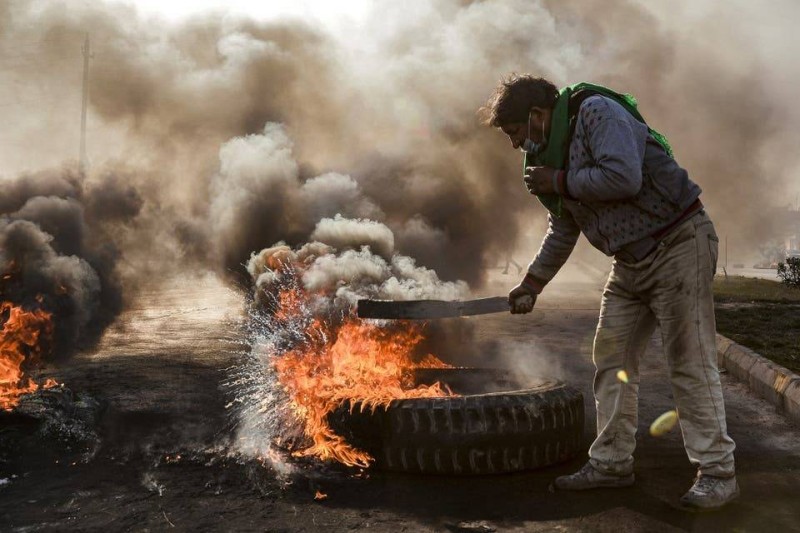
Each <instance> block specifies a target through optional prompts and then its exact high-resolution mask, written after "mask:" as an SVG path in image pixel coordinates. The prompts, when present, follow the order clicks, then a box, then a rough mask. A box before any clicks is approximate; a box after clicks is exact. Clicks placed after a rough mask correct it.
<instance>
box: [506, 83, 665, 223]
mask: <svg viewBox="0 0 800 533" xmlns="http://www.w3.org/2000/svg"><path fill="white" fill-rule="evenodd" d="M583 89H587V90H589V91H591V92H593V93H597V94H601V95H602V96H606V97H608V98H611V99H612V100H614V101H615V102H617V103H619V104H620V105H622V107H624V108H625V110H626V111H627V112H628V113H630V114H631V115H633V117H634V118H635V119H636V120H638V121H639V122H641V123H643V124H646V122H645V120H644V118H642V115H641V114H639V110H638V109H636V104H637V103H636V98H634V97H633V95H630V94H620V93H618V92H615V91H612V90H611V89H608V88H606V87H603V86H601V85H594V84H592V83H576V84H575V85H569V86H567V87H564V88H563V89H561V91H559V93H558V100H556V104H555V106H553V114H552V118H551V120H550V133H549V135H548V137H547V146H546V147H545V149H544V150H543V151H541V152H540V153H539V154H537V155H536V156H533V154H527V153H526V154H525V156H524V157H523V158H522V164H523V166H522V171H523V173H524V172H525V169H526V168H527V167H531V166H547V167H552V168H557V169H563V168H564V166H565V162H566V157H567V155H568V153H569V113H568V111H569V99H570V96H572V95H573V94H574V93H575V92H576V91H580V90H583ZM648 130H649V131H650V135H652V136H653V138H654V139H655V140H656V141H658V143H659V144H660V145H661V146H663V147H664V150H666V152H667V154H669V156H670V157H672V148H671V147H670V145H669V142H667V138H666V137H664V136H663V135H661V134H660V133H658V132H657V131H656V130H654V129H653V128H650V127H648ZM537 198H539V201H540V202H542V205H544V206H545V207H546V208H547V210H548V211H550V212H551V213H553V215H555V216H556V217H558V218H561V213H562V201H561V196H560V195H558V194H538V195H537Z"/></svg>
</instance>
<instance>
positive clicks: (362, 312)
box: [356, 296, 510, 320]
mask: <svg viewBox="0 0 800 533" xmlns="http://www.w3.org/2000/svg"><path fill="white" fill-rule="evenodd" d="M509 310H510V308H509V306H508V298H506V297H505V296H494V297H492V298H479V299H477V300H464V301H458V300H456V301H445V300H406V301H395V300H359V301H358V306H357V308H356V314H357V315H358V316H359V318H394V319H406V320H425V319H430V318H453V317H459V316H471V315H484V314H487V313H503V312H505V313H508V312H509Z"/></svg>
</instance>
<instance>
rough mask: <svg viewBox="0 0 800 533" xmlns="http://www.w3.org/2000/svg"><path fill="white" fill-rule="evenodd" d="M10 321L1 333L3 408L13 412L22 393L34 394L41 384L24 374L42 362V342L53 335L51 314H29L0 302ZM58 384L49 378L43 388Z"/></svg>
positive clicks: (0, 394)
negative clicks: (26, 369) (26, 368)
mask: <svg viewBox="0 0 800 533" xmlns="http://www.w3.org/2000/svg"><path fill="white" fill-rule="evenodd" d="M6 314H8V318H7V319H6V321H5V324H3V329H2V331H0V409H4V410H6V411H10V410H11V409H13V408H14V407H15V406H16V405H17V404H18V403H19V400H20V397H21V396H22V395H23V394H27V393H30V392H35V391H36V390H38V389H39V388H40V385H39V384H38V383H36V382H35V381H34V380H33V379H31V378H30V377H28V376H26V375H25V372H24V370H23V368H22V365H23V363H26V365H27V366H31V365H35V364H37V363H38V362H39V359H40V357H41V356H42V351H43V341H45V340H47V341H49V339H50V337H51V336H52V334H53V322H52V320H51V318H52V315H51V313H48V312H47V311H43V310H34V311H26V310H24V309H23V308H22V307H20V306H16V305H13V304H12V303H10V302H0V315H2V316H5V315H6ZM57 384H58V383H57V382H56V381H55V380H53V379H47V380H46V381H45V383H44V384H43V385H42V387H44V388H49V387H53V386H55V385H57Z"/></svg>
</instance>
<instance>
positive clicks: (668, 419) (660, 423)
mask: <svg viewBox="0 0 800 533" xmlns="http://www.w3.org/2000/svg"><path fill="white" fill-rule="evenodd" d="M677 423H678V411H675V410H672V411H667V412H666V413H664V414H663V415H661V416H659V417H658V418H656V419H655V420H653V423H652V424H650V434H651V435H652V436H654V437H660V436H662V435H665V434H666V433H668V432H669V431H670V430H671V429H672V428H674V427H675V424H677Z"/></svg>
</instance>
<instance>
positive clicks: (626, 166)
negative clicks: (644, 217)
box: [566, 96, 648, 202]
mask: <svg viewBox="0 0 800 533" xmlns="http://www.w3.org/2000/svg"><path fill="white" fill-rule="evenodd" d="M647 135H648V130H647V126H646V125H644V124H642V123H641V122H639V121H637V120H636V119H635V118H633V117H632V116H631V115H630V114H629V113H628V112H627V111H625V108H623V107H622V106H621V105H620V104H618V103H617V102H615V101H613V100H610V99H608V98H604V97H601V96H593V97H591V98H588V99H587V100H586V101H585V102H584V103H583V104H582V105H581V108H580V111H579V115H578V123H577V124H576V127H575V136H574V137H573V139H572V143H573V144H574V143H578V144H577V146H576V147H575V148H576V149H577V153H575V154H573V151H572V150H570V158H573V157H575V158H576V159H577V160H587V159H588V160H589V161H591V163H590V164H588V165H581V166H579V167H577V168H570V170H569V172H568V174H567V176H566V178H567V179H566V189H567V194H568V195H569V196H571V197H572V198H574V199H576V200H579V201H585V202H597V201H601V202H603V201H610V200H624V199H627V198H632V197H634V196H636V194H637V193H638V192H639V190H640V189H641V188H642V162H643V161H644V151H645V146H646V143H647Z"/></svg>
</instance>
